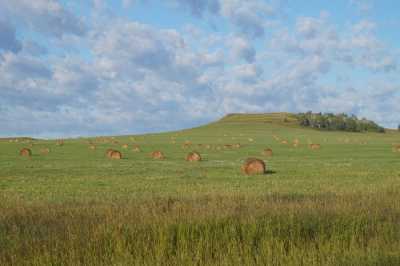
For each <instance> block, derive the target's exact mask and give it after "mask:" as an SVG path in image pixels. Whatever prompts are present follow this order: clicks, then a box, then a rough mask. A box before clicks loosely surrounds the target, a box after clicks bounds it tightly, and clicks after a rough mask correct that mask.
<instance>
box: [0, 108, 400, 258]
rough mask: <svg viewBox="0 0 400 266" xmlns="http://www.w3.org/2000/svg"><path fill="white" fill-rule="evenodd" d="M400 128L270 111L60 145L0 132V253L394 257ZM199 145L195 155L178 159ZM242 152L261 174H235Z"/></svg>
mask: <svg viewBox="0 0 400 266" xmlns="http://www.w3.org/2000/svg"><path fill="white" fill-rule="evenodd" d="M399 136H400V135H399V134H398V133H397V132H393V131H389V132H388V133H386V134H379V133H347V132H323V131H317V130H313V129H306V128H301V127H299V126H297V123H296V121H295V118H294V117H293V115H291V114H288V113H272V114H231V115H228V116H226V117H224V118H222V119H221V120H219V121H217V122H214V123H211V124H209V125H205V126H201V127H198V128H194V129H188V130H182V131H176V132H167V133H160V134H147V135H137V136H121V137H117V136H116V137H101V138H81V139H67V140H65V141H64V145H63V146H59V145H56V144H57V143H56V141H44V140H30V139H24V140H21V141H18V142H10V141H9V140H7V141H5V140H4V141H0V265H23V264H74V265H78V264H84V265H127V264H129V265H131V264H132V265H135V264H136V265H215V264H219V265H255V264H258V265H301V264H303V265H398V264H399V262H400V254H399V253H398V250H400V228H399V227H398V223H399V222H400V216H399V213H400V205H399V202H400V196H399V195H400V193H399V192H400V170H399V169H400V167H399V166H400V160H399V159H400V153H398V152H394V151H393V147H394V144H400V138H399ZM294 142H298V143H299V144H298V145H297V146H296V147H295V146H294V145H293V143H294ZM185 143H186V144H187V145H186V147H184V146H185V145H184V144H185ZM238 143H240V148H233V146H232V145H233V144H238ZM311 143H314V144H320V145H321V148H320V149H319V150H311V149H309V144H311ZM124 144H127V145H128V148H127V149H125V148H123V145H124ZM189 144H190V145H189ZM91 145H93V146H95V149H91V148H90V146H91ZM135 146H139V147H140V149H141V152H135V151H133V150H132V149H133V147H135ZM23 147H28V148H30V149H31V150H32V152H33V155H32V157H31V158H21V157H20V156H19V155H18V152H19V150H20V149H21V148H23ZM44 148H49V149H50V153H49V154H46V155H44V154H41V150H43V149H44ZM109 148H113V149H118V150H119V151H121V152H122V154H123V159H122V160H109V159H108V158H106V156H105V151H106V150H107V149H109ZM265 148H271V149H272V150H273V156H272V157H265V156H263V155H262V151H263V149H265ZM154 150H161V151H163V152H164V153H165V155H166V159H165V160H154V159H152V158H151V157H150V155H149V154H150V153H151V152H152V151H154ZM193 150H196V151H198V152H199V153H200V154H201V155H202V157H203V159H204V160H203V161H202V162H198V163H189V162H186V161H185V160H184V158H185V156H186V154H187V153H188V152H190V151H193ZM248 157H257V158H260V159H263V160H264V161H265V162H266V164H267V168H268V169H269V170H270V171H269V174H266V175H257V176H245V175H243V174H242V173H241V171H240V166H241V165H242V163H243V161H244V160H245V159H246V158H248Z"/></svg>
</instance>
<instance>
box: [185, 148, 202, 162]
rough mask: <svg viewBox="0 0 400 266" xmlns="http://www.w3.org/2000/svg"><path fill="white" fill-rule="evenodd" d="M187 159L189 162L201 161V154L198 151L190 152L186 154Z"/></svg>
mask: <svg viewBox="0 0 400 266" xmlns="http://www.w3.org/2000/svg"><path fill="white" fill-rule="evenodd" d="M186 161H188V162H198V161H201V156H200V154H199V153H198V152H195V151H193V152H190V153H189V154H188V155H187V156H186Z"/></svg>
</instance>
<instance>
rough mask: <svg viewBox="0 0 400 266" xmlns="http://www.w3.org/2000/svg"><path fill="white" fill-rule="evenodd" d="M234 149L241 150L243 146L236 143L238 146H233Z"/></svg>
mask: <svg viewBox="0 0 400 266" xmlns="http://www.w3.org/2000/svg"><path fill="white" fill-rule="evenodd" d="M233 147H234V148H235V149H240V148H241V147H242V145H240V143H236V144H234V145H233Z"/></svg>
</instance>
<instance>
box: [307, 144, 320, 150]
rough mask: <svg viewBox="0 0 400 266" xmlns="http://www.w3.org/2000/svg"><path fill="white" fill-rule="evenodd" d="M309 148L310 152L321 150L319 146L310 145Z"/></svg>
mask: <svg viewBox="0 0 400 266" xmlns="http://www.w3.org/2000/svg"><path fill="white" fill-rule="evenodd" d="M309 147H310V149H311V150H319V149H320V148H321V144H310V145H309Z"/></svg>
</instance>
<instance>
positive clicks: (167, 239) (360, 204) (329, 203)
mask: <svg viewBox="0 0 400 266" xmlns="http://www.w3.org/2000/svg"><path fill="white" fill-rule="evenodd" d="M399 199H400V196H399V194H398V193H394V192H391V191H388V192H387V193H386V194H385V195H382V194H371V195H366V194H363V195H341V196H340V197H338V196H335V195H326V196H315V197H310V196H308V197H301V196H292V195H287V196H282V195H271V196H266V197H257V198H254V197H251V196H250V195H237V196H233V195H232V196H230V197H220V196H218V195H215V196H211V195H210V196H208V197H203V198H195V199H193V198H192V199H191V198H168V199H147V200H146V201H143V202H114V203H105V202H97V203H95V202H91V203H88V202H87V203H69V204H66V203H64V204H62V205H57V204H55V205H47V204H46V205H43V204H40V203H35V204H31V205H30V206H22V205H19V206H9V204H12V203H13V202H7V200H5V201H2V203H1V205H0V213H1V214H0V235H1V236H2V238H0V264H1V265H32V264H33V265H399V263H400V254H399V250H400V227H399V226H398V225H399V221H400V204H399V202H400V201H399Z"/></svg>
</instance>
